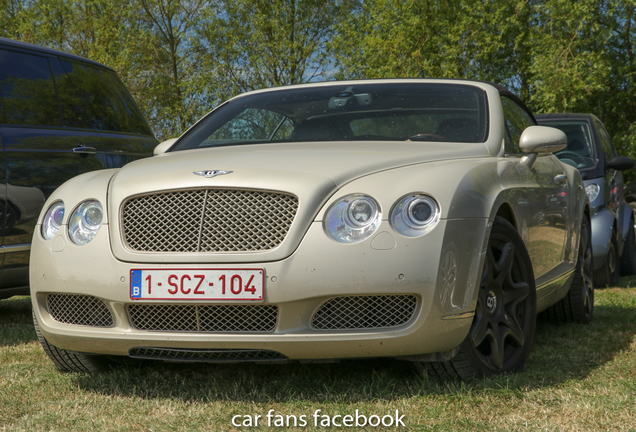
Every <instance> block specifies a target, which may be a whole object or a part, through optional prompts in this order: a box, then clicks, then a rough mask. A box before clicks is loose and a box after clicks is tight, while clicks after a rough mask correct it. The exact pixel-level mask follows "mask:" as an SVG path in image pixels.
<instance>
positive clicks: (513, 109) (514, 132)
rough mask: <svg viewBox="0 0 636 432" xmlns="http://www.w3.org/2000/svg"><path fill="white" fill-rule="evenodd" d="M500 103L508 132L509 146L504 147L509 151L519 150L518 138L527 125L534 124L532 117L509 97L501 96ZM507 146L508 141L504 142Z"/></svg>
mask: <svg viewBox="0 0 636 432" xmlns="http://www.w3.org/2000/svg"><path fill="white" fill-rule="evenodd" d="M501 104H502V105H503V110H504V118H505V120H506V129H507V131H508V133H509V134H510V137H509V138H510V144H511V145H512V147H511V148H506V150H507V151H509V152H518V151H519V138H521V134H522V133H523V131H524V130H526V128H527V127H528V126H534V122H533V121H532V117H530V115H529V114H528V113H527V112H526V110H524V109H523V108H521V107H520V106H519V105H518V104H517V103H516V102H515V101H513V100H512V99H510V98H507V97H502V98H501ZM506 144H507V146H509V145H510V144H508V142H506Z"/></svg>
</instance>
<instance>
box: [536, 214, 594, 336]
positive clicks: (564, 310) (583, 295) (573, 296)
mask: <svg viewBox="0 0 636 432" xmlns="http://www.w3.org/2000/svg"><path fill="white" fill-rule="evenodd" d="M541 317H542V318H544V319H546V320H547V321H553V322H578V323H582V324H589V323H590V322H592V319H593V318H594V283H593V282H592V231H591V229H590V223H589V221H588V220H587V219H586V218H583V222H582V223H581V236H580V239H579V255H578V257H577V259H576V268H575V271H574V278H573V280H572V285H571V286H570V290H569V291H568V293H567V295H566V296H565V297H564V298H563V299H561V300H560V301H559V302H557V303H555V304H554V305H552V306H550V307H549V308H548V309H546V310H545V311H543V312H542V313H541Z"/></svg>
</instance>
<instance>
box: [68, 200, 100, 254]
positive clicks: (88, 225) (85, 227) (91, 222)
mask: <svg viewBox="0 0 636 432" xmlns="http://www.w3.org/2000/svg"><path fill="white" fill-rule="evenodd" d="M103 217H104V211H103V210H102V205H101V204H100V203H99V201H84V202H83V203H81V204H80V205H79V206H78V207H77V208H76V209H75V211H73V214H72V215H71V218H70V219H69V221H68V235H69V237H70V238H71V240H72V241H73V243H75V244H78V245H80V246H82V245H85V244H87V243H88V242H90V241H91V240H93V239H94V238H95V236H96V235H97V231H99V228H100V227H101V226H102V219H103Z"/></svg>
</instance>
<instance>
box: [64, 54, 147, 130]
mask: <svg viewBox="0 0 636 432" xmlns="http://www.w3.org/2000/svg"><path fill="white" fill-rule="evenodd" d="M61 63H62V66H63V67H64V70H65V71H66V73H67V74H68V77H64V78H63V79H62V81H61V83H60V98H61V103H62V112H63V115H62V117H63V119H64V122H65V124H66V125H68V126H75V127H90V128H96V129H99V130H105V131H118V132H130V133H137V134H143V135H152V133H151V132H150V130H149V129H148V127H147V126H146V122H145V121H144V119H143V117H142V116H141V113H140V112H139V110H138V109H137V106H136V105H135V102H134V101H133V100H132V98H131V97H130V95H129V94H128V92H127V91H126V88H125V87H124V85H123V84H122V82H121V81H120V80H119V78H118V77H117V75H116V74H115V73H114V72H112V71H109V70H105V69H99V68H96V67H92V66H88V65H83V64H80V63H76V62H71V61H68V60H62V61H61ZM61 77H62V76H61ZM75 117H79V119H75Z"/></svg>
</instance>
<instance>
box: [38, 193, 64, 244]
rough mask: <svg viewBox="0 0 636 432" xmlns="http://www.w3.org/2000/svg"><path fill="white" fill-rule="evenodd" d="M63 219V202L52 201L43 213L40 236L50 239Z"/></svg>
mask: <svg viewBox="0 0 636 432" xmlns="http://www.w3.org/2000/svg"><path fill="white" fill-rule="evenodd" d="M63 220H64V203H63V202H62V201H57V202H55V203H53V205H52V206H51V207H49V209H48V210H47V212H46V215H44V220H43V221H42V237H44V238H45V239H46V240H50V239H52V238H53V237H55V234H57V232H58V231H59V230H60V228H62V221H63Z"/></svg>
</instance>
